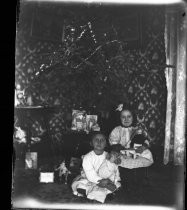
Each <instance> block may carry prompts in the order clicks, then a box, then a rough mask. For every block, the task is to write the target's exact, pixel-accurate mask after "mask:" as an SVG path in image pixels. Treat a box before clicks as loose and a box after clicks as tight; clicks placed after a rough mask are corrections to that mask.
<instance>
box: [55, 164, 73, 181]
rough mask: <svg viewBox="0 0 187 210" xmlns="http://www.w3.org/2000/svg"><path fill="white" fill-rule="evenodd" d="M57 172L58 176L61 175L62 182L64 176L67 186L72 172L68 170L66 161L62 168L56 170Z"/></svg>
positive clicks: (61, 165)
mask: <svg viewBox="0 0 187 210" xmlns="http://www.w3.org/2000/svg"><path fill="white" fill-rule="evenodd" d="M55 171H59V174H58V175H59V178H60V181H62V177H63V176H64V179H65V184H67V179H68V175H69V174H71V172H70V171H69V170H68V169H67V167H66V165H65V161H62V163H61V164H60V166H59V167H58V168H56V169H55Z"/></svg>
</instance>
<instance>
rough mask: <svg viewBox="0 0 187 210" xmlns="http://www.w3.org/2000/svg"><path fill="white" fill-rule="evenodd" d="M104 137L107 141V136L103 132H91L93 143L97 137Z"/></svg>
mask: <svg viewBox="0 0 187 210" xmlns="http://www.w3.org/2000/svg"><path fill="white" fill-rule="evenodd" d="M99 134H100V135H103V136H104V137H105V139H106V140H107V137H106V135H105V133H104V132H102V131H92V132H90V139H91V142H92V141H93V139H94V137H95V136H96V135H99Z"/></svg>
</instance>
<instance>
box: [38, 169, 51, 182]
mask: <svg viewBox="0 0 187 210" xmlns="http://www.w3.org/2000/svg"><path fill="white" fill-rule="evenodd" d="M39 179H40V182H41V183H53V182H54V172H40V178H39Z"/></svg>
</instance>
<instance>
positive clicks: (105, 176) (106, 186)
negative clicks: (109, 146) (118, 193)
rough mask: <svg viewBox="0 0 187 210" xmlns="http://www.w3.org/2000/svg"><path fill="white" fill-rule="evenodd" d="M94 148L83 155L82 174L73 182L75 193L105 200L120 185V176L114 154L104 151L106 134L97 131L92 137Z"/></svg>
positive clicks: (100, 200)
mask: <svg viewBox="0 0 187 210" xmlns="http://www.w3.org/2000/svg"><path fill="white" fill-rule="evenodd" d="M92 145H93V150H92V151H91V152H89V153H88V154H86V155H85V156H84V157H83V163H82V167H83V170H82V172H81V175H79V176H78V177H76V178H75V180H74V181H73V183H72V190H73V194H74V195H77V196H83V194H85V195H86V197H87V198H88V199H91V200H97V201H99V202H101V203H104V202H105V199H106V196H107V195H108V194H111V193H113V192H114V191H115V190H116V189H118V188H119V187H120V183H119V181H120V176H119V171H118V167H117V165H115V163H114V161H115V158H114V156H115V155H114V154H113V155H112V154H111V155H108V153H107V152H105V151H104V149H105V146H106V138H105V136H104V135H103V134H102V133H100V132H97V133H96V134H94V135H93V137H92ZM110 160H111V161H110Z"/></svg>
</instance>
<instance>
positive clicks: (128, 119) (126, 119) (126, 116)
mask: <svg viewBox="0 0 187 210" xmlns="http://www.w3.org/2000/svg"><path fill="white" fill-rule="evenodd" d="M120 119H121V123H122V125H123V126H125V127H129V126H131V125H132V122H133V116H132V113H131V112H130V111H129V110H124V111H122V112H121V116H120Z"/></svg>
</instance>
